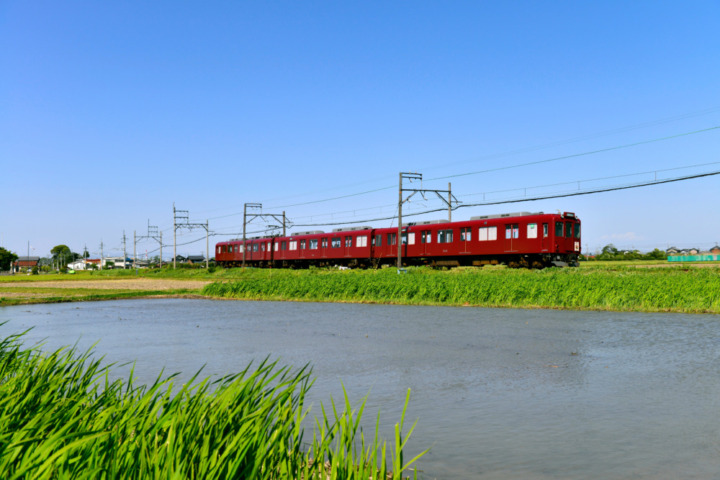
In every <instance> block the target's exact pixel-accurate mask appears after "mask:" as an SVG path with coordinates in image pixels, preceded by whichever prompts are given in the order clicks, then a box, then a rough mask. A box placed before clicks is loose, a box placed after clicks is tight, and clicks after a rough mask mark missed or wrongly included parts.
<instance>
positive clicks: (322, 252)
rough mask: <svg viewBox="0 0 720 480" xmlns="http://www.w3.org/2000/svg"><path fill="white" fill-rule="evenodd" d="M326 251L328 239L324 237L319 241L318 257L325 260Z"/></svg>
mask: <svg viewBox="0 0 720 480" xmlns="http://www.w3.org/2000/svg"><path fill="white" fill-rule="evenodd" d="M327 249H328V239H327V237H324V238H322V239H320V256H321V257H322V258H327V256H328V255H327Z"/></svg>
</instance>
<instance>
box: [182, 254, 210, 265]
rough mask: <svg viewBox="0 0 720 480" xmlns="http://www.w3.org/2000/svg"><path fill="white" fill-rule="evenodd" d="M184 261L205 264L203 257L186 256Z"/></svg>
mask: <svg viewBox="0 0 720 480" xmlns="http://www.w3.org/2000/svg"><path fill="white" fill-rule="evenodd" d="M185 261H186V262H187V263H205V257H203V256H202V255H188V256H187V258H186V259H185Z"/></svg>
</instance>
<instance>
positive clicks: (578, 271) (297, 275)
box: [0, 261, 720, 313]
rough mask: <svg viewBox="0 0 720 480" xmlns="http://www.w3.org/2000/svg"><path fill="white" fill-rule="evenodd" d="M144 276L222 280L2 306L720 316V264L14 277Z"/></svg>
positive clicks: (1, 301) (4, 285) (3, 285)
mask: <svg viewBox="0 0 720 480" xmlns="http://www.w3.org/2000/svg"><path fill="white" fill-rule="evenodd" d="M136 276H138V277H145V278H163V279H177V280H183V279H186V280H207V281H212V282H214V283H213V284H211V285H208V286H206V287H205V288H203V289H202V290H192V289H181V290H175V291H162V292H153V291H141V290H138V291H127V290H125V291H118V292H117V293H113V291H109V290H101V289H96V290H94V293H91V292H90V291H87V292H80V293H81V294H77V295H74V296H73V293H72V292H70V291H65V290H64V289H63V291H61V290H60V289H58V288H56V289H55V292H57V294H56V295H54V296H53V297H52V298H47V297H40V298H33V299H32V300H22V299H20V300H18V299H13V298H12V296H7V297H4V298H0V305H12V304H18V303H38V302H51V301H77V300H98V299H109V298H132V297H138V296H154V295H165V296H167V295H170V296H182V295H188V294H202V295H205V296H208V297H211V298H212V297H215V298H235V299H251V300H294V301H322V302H364V303H388V304H406V305H471V306H483V307H514V308H558V309H576V310H612V311H639V312H681V313H720V298H719V296H720V288H719V287H720V283H719V281H720V280H719V279H720V268H718V267H716V266H706V267H705V268H702V267H700V266H697V265H687V264H682V265H667V264H666V263H664V262H649V261H642V262H583V263H582V264H581V266H580V268H565V269H556V268H549V269H545V270H512V269H507V268H503V267H485V268H457V269H452V270H446V271H439V270H432V269H428V268H410V269H408V273H407V274H403V275H399V274H397V273H396V270H395V269H394V268H387V269H381V270H348V271H338V270H325V269H309V270H283V269H253V268H248V269H245V270H243V269H240V268H235V269H222V268H218V269H216V270H214V271H212V272H208V271H207V270H205V269H178V270H172V269H171V268H163V269H162V270H159V269H155V270H139V271H137V272H136V271H134V270H125V271H123V270H113V271H103V272H93V273H88V272H85V273H83V274H76V275H72V276H70V275H53V276H50V275H47V276H46V275H40V276H23V277H22V278H21V279H18V280H14V281H37V280H43V279H47V280H52V279H68V282H67V285H68V287H69V288H72V283H73V281H74V280H88V279H97V280H99V281H103V280H105V279H112V278H128V277H136ZM27 279H32V280H27ZM36 279H37V280H36ZM12 285H13V284H12V283H8V282H5V278H2V279H0V297H3V293H2V292H10V291H12V288H13V287H12ZM28 290H31V289H28ZM37 290H38V291H40V289H37ZM91 290H92V289H91Z"/></svg>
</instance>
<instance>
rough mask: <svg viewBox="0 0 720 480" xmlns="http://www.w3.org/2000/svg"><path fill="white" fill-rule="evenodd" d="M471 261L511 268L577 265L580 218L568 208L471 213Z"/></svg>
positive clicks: (476, 263) (469, 224)
mask: <svg viewBox="0 0 720 480" xmlns="http://www.w3.org/2000/svg"><path fill="white" fill-rule="evenodd" d="M467 223H468V227H469V228H470V232H471V233H470V235H469V236H472V235H474V234H475V233H477V243H475V242H474V241H471V242H470V248H469V253H470V255H469V257H470V258H472V265H483V264H487V263H490V264H494V263H501V264H505V265H507V266H509V267H511V268H544V267H552V266H556V267H565V266H577V265H578V255H580V220H579V219H577V217H576V216H575V214H573V213H570V212H565V213H562V214H561V213H557V214H549V213H543V212H537V213H530V212H517V213H506V214H500V215H484V216H480V217H472V218H471V219H470V221H469V222H467Z"/></svg>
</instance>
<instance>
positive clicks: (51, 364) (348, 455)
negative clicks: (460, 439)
mask: <svg viewBox="0 0 720 480" xmlns="http://www.w3.org/2000/svg"><path fill="white" fill-rule="evenodd" d="M21 340H22V336H21V335H14V336H10V337H7V338H4V339H3V340H2V341H0V473H1V474H2V478H4V479H63V478H72V479H85V478H87V479H90V478H92V479H96V478H100V479H102V478H107V479H115V478H167V479H175V478H177V479H229V478H248V479H250V478H252V479H285V478H303V479H311V478H318V479H320V478H322V479H325V478H337V479H339V478H364V479H367V478H377V479H379V478H401V475H402V474H403V472H406V471H407V470H408V468H409V467H410V466H411V465H412V463H413V462H415V460H416V459H417V458H418V457H419V456H418V457H416V458H414V459H412V460H411V461H409V462H404V461H403V450H404V448H405V445H406V443H405V442H406V441H407V437H409V436H410V434H411V433H412V429H411V430H410V433H408V434H407V436H406V439H405V440H402V437H401V432H402V427H403V422H404V416H405V409H404V410H403V414H402V418H401V420H400V423H399V424H398V425H397V427H396V433H395V437H396V438H395V441H394V443H393V444H392V446H391V448H390V449H388V448H387V445H386V443H385V442H382V441H381V440H380V439H379V438H378V434H377V428H376V431H375V433H374V435H373V436H372V438H371V439H366V438H365V437H364V434H363V431H362V429H360V428H359V421H360V419H361V415H362V412H363V408H364V401H363V403H362V405H361V406H360V408H359V409H357V410H353V409H352V407H351V405H350V403H349V401H348V399H347V395H345V402H344V405H343V406H344V411H342V412H341V411H339V410H338V409H337V408H336V405H335V403H334V402H332V401H331V404H330V406H331V411H330V413H328V412H327V411H326V410H325V409H323V411H322V413H323V414H322V417H321V418H320V419H319V420H316V428H315V429H314V431H313V437H312V439H306V438H305V432H304V429H303V428H302V426H301V424H302V422H303V419H304V418H305V417H306V416H307V415H308V410H306V409H305V408H304V401H305V396H306V394H307V392H308V389H309V388H310V386H311V383H312V381H311V378H310V373H311V372H310V370H309V368H308V367H307V366H306V367H303V368H300V369H298V370H293V369H291V368H289V367H280V366H279V365H278V364H277V362H269V361H263V362H261V363H260V364H259V365H258V366H257V367H255V368H250V366H248V368H246V369H245V370H243V371H242V372H240V373H238V374H234V375H230V376H227V377H224V378H222V379H219V380H217V381H210V380H209V379H204V380H199V379H198V377H197V375H196V376H195V377H194V378H193V380H192V381H191V382H189V383H187V384H184V385H182V386H180V387H176V386H175V385H174V383H173V379H174V376H172V375H171V376H168V377H166V378H162V377H158V379H157V380H156V381H155V382H154V383H153V384H152V385H143V386H136V385H135V384H134V381H133V376H132V373H131V374H130V378H129V379H127V380H126V381H123V380H115V381H110V380H109V378H110V377H109V372H110V370H109V369H110V366H102V364H101V359H94V358H93V356H92V351H88V352H85V353H80V352H78V351H77V350H76V349H75V348H66V349H61V350H57V351H55V352H52V353H49V354H43V353H42V352H41V351H40V350H38V349H24V348H23V346H22V343H21ZM405 407H407V399H406V404H405ZM413 428H414V425H413ZM423 453H424V452H423ZM421 455H422V454H421ZM386 463H391V465H392V466H391V468H392V473H389V472H388V467H387V465H386ZM328 475H329V476H328Z"/></svg>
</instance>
